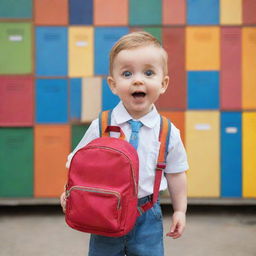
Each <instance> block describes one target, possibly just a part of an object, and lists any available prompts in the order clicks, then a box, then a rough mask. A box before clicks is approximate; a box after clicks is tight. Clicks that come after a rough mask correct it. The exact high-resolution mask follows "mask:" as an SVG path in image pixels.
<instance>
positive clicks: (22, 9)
mask: <svg viewBox="0 0 256 256" xmlns="http://www.w3.org/2000/svg"><path fill="white" fill-rule="evenodd" d="M0 4H1V8H0V18H1V19H31V18H32V0H19V1H17V0H1V2H0Z"/></svg>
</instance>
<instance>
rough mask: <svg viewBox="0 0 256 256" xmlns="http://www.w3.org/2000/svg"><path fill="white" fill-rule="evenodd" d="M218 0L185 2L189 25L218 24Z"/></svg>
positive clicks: (191, 0) (189, 0)
mask: <svg viewBox="0 0 256 256" xmlns="http://www.w3.org/2000/svg"><path fill="white" fill-rule="evenodd" d="M219 5H220V3H219V0H187V23H188V24H189V25H199V24H201V25H203V24H206V25H210V24H211V25H212V24H219V19H220V18H219V16H220V15H219V12H220V10H219V9H220V6H219Z"/></svg>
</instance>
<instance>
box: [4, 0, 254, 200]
mask: <svg viewBox="0 0 256 256" xmlns="http://www.w3.org/2000/svg"><path fill="white" fill-rule="evenodd" d="M255 13H256V0H162V1H161V0H130V1H128V0H107V1H106V0H94V1H93V0H69V1H68V0H34V1H32V0H0V197H1V198H2V199H5V198H9V199H12V198H31V199H32V198H56V197H58V196H59V194H60V193H61V192H62V191H63V185H64V184H65V181H66V175H67V170H66V169H65V162H66V158H67V155H68V154H69V152H70V151H71V150H72V149H73V148H74V147H75V146H76V145H77V143H78V141H79V140H80V139H81V137H82V136H83V134H84V132H85V130H86V129H87V127H88V125H89V123H90V121H92V120H93V119H94V118H96V117H97V115H98V112H99V111H101V110H106V109H109V108H112V107H114V106H115V105H116V103H117V102H118V98H117V97H116V96H113V95H112V94H111V93H110V90H109V88H108V86H107V83H106V76H107V74H108V53H109V50H110V48H111V47H112V45H113V44H114V43H115V41H116V40H118V39H119V38H120V37H121V36H122V35H124V34H126V33H128V32H129V31H137V30H145V31H148V32H150V33H152V34H153V35H154V36H156V37H157V38H158V39H159V40H160V41H161V42H162V44H163V46H164V47H165V49H166V50H167V52H168V54H169V74H170V78H171V79H170V86H169V89H168V91H167V92H166V94H165V95H163V96H162V97H161V98H160V99H159V101H158V103H157V106H158V109H159V110H160V111H161V113H163V114H164V115H166V116H167V117H169V118H170V119H171V120H172V122H173V123H174V124H175V125H176V126H177V127H178V128H179V129H180V130H181V135H182V138H183V141H184V144H185V146H186V149H187V152H188V157H189V162H190V171H189V172H188V180H189V197H195V198H206V199H207V198H209V199H210V198H219V199H220V200H221V199H222V198H223V199H224V198H237V199H239V200H240V199H244V198H256V15H255ZM163 196H165V195H163Z"/></svg>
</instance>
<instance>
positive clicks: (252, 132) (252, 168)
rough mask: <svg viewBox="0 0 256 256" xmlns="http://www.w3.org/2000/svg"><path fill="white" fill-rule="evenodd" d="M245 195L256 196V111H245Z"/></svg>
mask: <svg viewBox="0 0 256 256" xmlns="http://www.w3.org/2000/svg"><path fill="white" fill-rule="evenodd" d="M243 197H256V112H244V113H243Z"/></svg>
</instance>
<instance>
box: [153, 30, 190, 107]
mask: <svg viewBox="0 0 256 256" xmlns="http://www.w3.org/2000/svg"><path fill="white" fill-rule="evenodd" d="M163 47H164V49H165V50H166V51H167V53H168V73H169V76H170V83H169V88H168V89H167V91H166V92H165V93H164V94H163V95H161V97H160V98H159V100H158V103H157V106H158V108H159V109H163V110H170V109H175V110H185V109H186V106H187V103H186V93H187V89H186V71H185V30H184V28H163Z"/></svg>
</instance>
